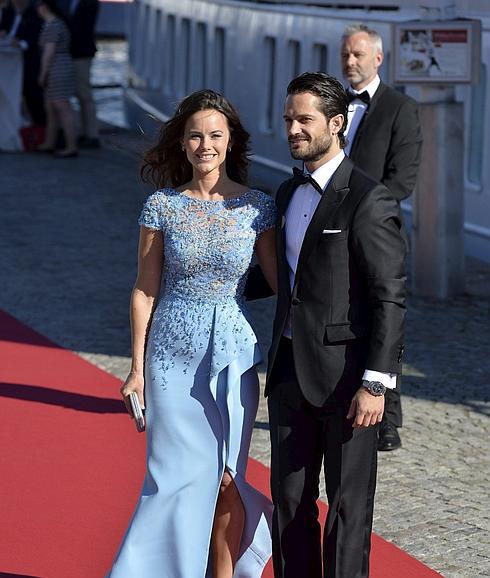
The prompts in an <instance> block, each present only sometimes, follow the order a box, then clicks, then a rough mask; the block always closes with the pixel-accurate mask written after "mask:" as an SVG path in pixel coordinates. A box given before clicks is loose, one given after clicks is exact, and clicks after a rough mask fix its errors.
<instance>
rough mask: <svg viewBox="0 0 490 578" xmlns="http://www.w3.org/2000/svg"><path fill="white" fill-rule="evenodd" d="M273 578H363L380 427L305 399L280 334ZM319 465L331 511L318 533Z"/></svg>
mask: <svg viewBox="0 0 490 578" xmlns="http://www.w3.org/2000/svg"><path fill="white" fill-rule="evenodd" d="M271 380H272V381H271V385H272V390H271V393H270V394H269V398H268V404H269V421H270V432H271V444H272V463H271V470H272V473H271V488H272V499H273V502H274V517H273V562H274V576H275V578H322V577H325V578H327V577H328V578H365V577H367V576H368V575H369V553H370V548H371V529H372V519H373V506H374V491H375V486H376V467H377V449H376V447H377V433H378V427H377V426H373V427H369V428H362V429H361V428H360V429H357V428H356V429H354V428H352V420H347V419H346V417H345V416H346V415H347V412H348V407H346V406H345V405H343V404H342V405H341V404H339V402H332V404H330V405H328V406H325V407H322V408H317V407H314V406H312V405H311V404H310V403H308V401H307V400H306V399H305V398H304V396H303V394H302V393H301V390H300V388H299V385H298V382H297V379H296V373H295V370H294V360H293V352H292V347H291V342H290V340H288V339H285V338H283V339H282V341H281V344H280V347H279V350H278V353H277V357H276V362H275V364H274V370H273V373H272V375H271ZM322 463H324V469H325V479H326V489H327V497H328V503H329V510H328V516H327V521H326V524H325V528H324V535H323V553H322V544H321V529H320V524H319V522H318V508H317V505H316V500H317V498H318V496H319V481H320V472H321V467H322Z"/></svg>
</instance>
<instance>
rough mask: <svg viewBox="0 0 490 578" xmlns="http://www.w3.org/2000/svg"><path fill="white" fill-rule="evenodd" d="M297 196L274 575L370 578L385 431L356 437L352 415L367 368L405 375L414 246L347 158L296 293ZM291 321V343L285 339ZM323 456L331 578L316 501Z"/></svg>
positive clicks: (285, 188) (281, 227)
mask: <svg viewBox="0 0 490 578" xmlns="http://www.w3.org/2000/svg"><path fill="white" fill-rule="evenodd" d="M295 188H296V185H295V184H294V181H293V180H289V181H286V182H285V183H283V184H282V185H281V187H280V188H279V191H278V193H277V196H276V202H277V207H278V225H277V231H276V235H277V236H276V244H277V258H278V277H279V283H278V285H279V289H278V300H277V310H276V316H275V320H274V331H273V338H272V345H271V349H270V352H269V367H268V378H267V383H266V395H268V404H269V419H270V429H271V444H272V472H273V473H272V476H273V477H272V482H271V486H272V494H273V499H274V503H275V511H274V521H273V532H274V572H275V577H276V578H300V577H303V576H304V577H305V578H320V577H321V576H322V575H324V576H326V577H328V578H334V577H335V578H364V577H367V576H368V573H369V552H370V536H371V528H372V515H373V504H374V491H375V484H376V463H377V447H376V444H377V427H375V426H371V427H368V428H358V429H357V428H356V429H354V428H352V420H347V419H346V415H347V413H348V409H349V404H350V402H351V399H352V397H353V396H354V394H355V392H356V391H357V389H358V388H359V387H360V385H361V379H362V375H363V372H364V370H365V369H366V368H368V369H372V370H377V371H381V372H387V373H399V372H400V368H401V357H402V351H403V321H404V315H405V273H404V259H405V254H406V239H405V237H404V233H403V229H402V222H401V218H400V214H399V207H398V205H397V203H396V201H395V200H394V199H393V197H392V196H391V195H390V193H389V192H388V190H387V189H386V187H384V186H383V185H380V184H379V183H377V182H375V181H374V180H373V179H371V178H370V177H368V176H367V175H366V174H365V173H363V172H362V171H359V170H358V169H357V168H355V167H354V166H353V163H352V161H351V160H349V159H347V158H346V159H344V161H343V162H342V163H341V165H340V166H339V168H338V169H337V171H336V172H335V173H334V175H333V177H332V179H331V181H330V184H329V185H328V187H327V189H326V191H325V193H324V194H323V196H322V199H321V201H320V204H319V205H318V208H317V210H316V212H315V213H314V215H313V218H312V221H311V223H310V225H309V227H308V229H307V231H306V234H305V238H304V241H303V245H302V248H301V253H300V258H299V261H298V268H297V272H296V276H295V282H294V287H293V288H292V290H291V288H290V281H289V266H288V263H287V260H286V252H285V225H286V216H285V214H286V210H287V207H288V204H289V201H290V199H291V196H292V194H293V192H294V190H295ZM328 229H330V230H341V232H340V233H331V234H326V233H324V231H325V230H328ZM289 313H290V315H291V328H292V340H289V339H287V338H284V337H283V336H282V334H283V331H284V327H285V324H286V320H287V317H288V314H289ZM323 460H324V463H325V474H326V480H327V495H328V501H329V513H328V518H327V522H326V527H325V532H324V547H323V555H324V562H323V564H324V574H323V573H322V559H321V557H322V555H321V544H320V526H319V523H318V521H317V507H316V503H315V502H316V499H317V497H318V484H319V476H320V469H321V464H322V461H323Z"/></svg>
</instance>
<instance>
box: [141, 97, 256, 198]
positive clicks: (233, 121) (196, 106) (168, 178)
mask: <svg viewBox="0 0 490 578" xmlns="http://www.w3.org/2000/svg"><path fill="white" fill-rule="evenodd" d="M202 110H216V111H218V112H221V113H222V114H224V115H225V117H226V119H227V121H228V128H229V130H230V135H231V138H232V141H233V144H232V148H231V151H229V152H228V154H227V155H226V173H227V175H228V177H230V179H232V180H234V181H236V182H238V183H240V184H242V185H244V184H246V183H247V175H248V165H249V162H250V161H249V159H248V154H249V140H250V135H249V134H248V132H247V131H246V130H245V129H244V128H243V126H242V123H241V122H240V119H239V117H238V114H237V112H236V110H235V109H234V108H233V106H232V105H231V104H230V102H228V100H227V99H226V98H225V97H224V96H222V95H221V94H219V93H217V92H214V90H199V91H197V92H194V93H192V94H190V95H189V96H187V97H186V98H184V100H183V101H182V102H181V103H180V104H179V105H178V107H177V110H176V111H175V114H174V116H173V117H172V118H171V119H170V120H168V121H167V122H166V123H164V124H163V126H162V128H161V129H160V135H159V138H158V142H157V144H156V145H154V146H153V147H151V148H150V149H148V150H147V151H146V152H145V153H144V155H143V163H142V166H141V170H140V175H141V178H142V180H143V181H144V182H145V183H151V184H153V185H154V186H155V187H157V188H162V187H165V186H172V187H175V186H178V185H182V184H184V183H187V182H188V181H190V180H191V178H192V165H191V164H190V163H189V161H188V160H187V157H186V153H185V151H182V145H181V140H182V137H183V136H184V128H185V123H186V122H187V119H188V118H189V117H191V116H192V115H193V114H195V113H196V112H200V111H202Z"/></svg>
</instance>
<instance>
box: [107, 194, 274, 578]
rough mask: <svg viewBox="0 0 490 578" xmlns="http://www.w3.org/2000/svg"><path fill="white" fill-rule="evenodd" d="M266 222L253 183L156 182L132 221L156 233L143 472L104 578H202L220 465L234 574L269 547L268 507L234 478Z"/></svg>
mask: <svg viewBox="0 0 490 578" xmlns="http://www.w3.org/2000/svg"><path fill="white" fill-rule="evenodd" d="M274 219H275V209H274V201H273V200H272V199H271V198H270V197H269V196H268V195H266V194H265V193H263V192H261V191H257V190H249V191H248V192H246V193H244V194H242V195H241V196H239V197H237V198H234V199H229V200H225V201H204V200H199V199H192V198H190V197H188V196H186V195H184V194H182V193H180V192H178V191H175V190H174V189H163V190H161V191H157V192H156V193H154V194H152V195H150V196H149V197H148V199H147V201H146V203H145V205H144V208H143V211H142V213H141V217H140V220H139V223H140V224H141V225H144V226H145V227H148V228H150V229H157V230H161V231H162V234H163V240H164V241H163V242H164V266H163V274H162V288H161V291H160V296H159V300H158V304H157V307H156V309H155V312H154V315H153V319H152V324H151V329H150V333H149V338H148V345H147V351H146V364H145V399H146V420H147V473H146V477H145V480H144V485H143V490H142V493H141V496H140V499H139V502H138V504H137V507H136V511H135V513H134V516H133V519H132V521H131V523H130V526H129V528H128V530H127V532H126V535H125V537H124V540H123V543H122V545H121V548H120V551H119V553H118V555H117V558H116V560H115V562H114V565H113V567H112V570H111V571H110V572H109V574H108V576H107V578H205V577H206V578H211V577H212V574H211V570H210V554H209V552H210V538H211V530H212V526H213V518H214V511H215V507H216V500H217V495H218V489H219V485H220V482H221V478H222V476H223V472H224V470H225V468H226V469H227V470H228V471H229V472H230V474H231V475H232V476H233V478H234V481H235V484H236V486H237V488H238V490H239V492H240V496H241V499H242V502H243V505H244V508H245V529H244V532H243V538H242V544H241V549H240V555H239V560H238V562H237V565H236V569H235V573H234V578H259V577H260V576H261V574H262V570H263V567H264V565H265V563H266V562H267V560H268V559H269V557H270V555H271V534H270V528H271V522H270V519H271V513H272V504H271V503H270V501H269V500H268V499H267V498H266V497H265V496H263V495H262V494H261V493H259V492H258V491H257V490H255V489H254V488H253V487H252V486H250V485H249V484H248V483H247V482H246V481H245V470H246V464H247V457H248V450H249V445H250V438H251V435H252V429H253V425H254V420H255V415H256V411H257V405H258V396H259V389H258V379H257V374H256V370H255V367H254V366H255V365H256V364H257V363H259V362H260V361H261V355H260V352H259V349H258V345H257V339H256V336H255V334H254V332H253V330H252V328H251V326H250V323H249V321H248V314H247V311H246V308H245V303H244V299H243V288H244V285H245V280H246V276H247V270H248V267H249V265H250V261H251V258H252V253H253V249H254V245H255V241H256V239H257V237H258V236H259V235H260V234H261V233H262V232H263V231H265V230H266V229H268V228H270V227H272V226H273V224H274Z"/></svg>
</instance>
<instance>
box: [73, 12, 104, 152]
mask: <svg viewBox="0 0 490 578" xmlns="http://www.w3.org/2000/svg"><path fill="white" fill-rule="evenodd" d="M98 11H99V0H72V1H71V3H70V6H69V11H68V14H67V23H68V26H69V28H70V33H71V43H70V52H71V56H72V58H73V64H74V65H75V88H76V96H77V99H78V102H79V103H80V127H81V134H80V136H79V138H78V144H79V146H80V147H82V148H98V147H99V146H100V141H99V132H98V127H97V116H96V107H95V101H94V97H93V94H92V87H91V83H90V70H91V67H92V61H93V58H94V56H95V53H96V51H97V46H96V44H95V25H96V22H97V14H98Z"/></svg>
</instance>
